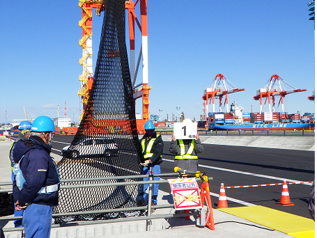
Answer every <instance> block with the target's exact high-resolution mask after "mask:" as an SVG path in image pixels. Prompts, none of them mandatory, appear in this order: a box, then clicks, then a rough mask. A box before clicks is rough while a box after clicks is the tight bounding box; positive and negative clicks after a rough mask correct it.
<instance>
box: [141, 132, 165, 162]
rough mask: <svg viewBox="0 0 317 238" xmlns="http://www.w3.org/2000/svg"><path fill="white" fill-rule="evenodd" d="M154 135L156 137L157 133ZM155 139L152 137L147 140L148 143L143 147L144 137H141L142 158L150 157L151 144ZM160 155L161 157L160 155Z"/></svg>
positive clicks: (151, 154)
mask: <svg viewBox="0 0 317 238" xmlns="http://www.w3.org/2000/svg"><path fill="white" fill-rule="evenodd" d="M156 137H158V135H157V136H156ZM155 140H156V138H152V139H151V140H150V141H149V143H148V144H147V147H146V149H145V139H142V141H141V145H142V154H143V158H144V159H148V158H151V157H152V156H153V153H151V150H152V146H153V144H154V141H155ZM161 157H162V155H161Z"/></svg>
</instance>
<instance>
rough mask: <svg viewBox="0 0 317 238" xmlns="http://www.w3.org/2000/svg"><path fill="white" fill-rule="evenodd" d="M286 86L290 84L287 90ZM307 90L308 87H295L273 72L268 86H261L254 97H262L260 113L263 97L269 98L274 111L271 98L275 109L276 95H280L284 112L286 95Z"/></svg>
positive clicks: (257, 98)
mask: <svg viewBox="0 0 317 238" xmlns="http://www.w3.org/2000/svg"><path fill="white" fill-rule="evenodd" d="M283 86H284V88H285V86H288V87H289V88H290V89H289V90H286V89H284V88H283ZM303 91H307V89H298V88H295V87H293V86H292V85H290V84H288V83H287V82H286V81H285V80H284V79H282V78H281V77H280V76H278V75H277V74H273V75H272V76H271V78H270V80H269V81H268V86H267V87H266V88H261V89H259V90H257V94H256V95H255V96H254V97H253V99H254V100H259V99H260V113H261V112H262V110H263V107H262V99H263V98H264V97H265V98H266V100H268V104H269V112H272V110H271V100H272V105H273V111H274V110H275V97H276V96H279V97H280V103H281V104H282V112H284V97H285V96H286V95H288V94H291V93H297V92H303ZM266 100H265V102H266Z"/></svg>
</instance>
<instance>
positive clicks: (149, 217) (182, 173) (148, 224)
mask: <svg viewBox="0 0 317 238" xmlns="http://www.w3.org/2000/svg"><path fill="white" fill-rule="evenodd" d="M188 174H192V175H194V176H196V178H195V179H196V180H197V181H203V180H202V177H200V175H201V174H202V173H200V172H199V171H197V172H190V171H183V170H179V172H178V173H165V174H149V175H131V176H115V177H103V178H82V179H62V180H61V183H63V182H78V181H96V182H97V181H100V180H111V179H112V180H113V179H115V180H122V179H135V178H149V180H148V181H137V182H116V183H95V184H82V185H61V186H60V189H69V188H86V187H105V186H124V185H143V184H149V195H148V198H149V200H148V203H147V205H146V206H138V207H129V208H116V209H106V210H96V211H86V212H84V211H80V212H69V213H57V214H53V218H57V217H62V216H77V215H87V214H105V213H110V212H127V211H136V210H140V211H142V210H143V211H144V210H146V211H147V214H146V216H139V217H128V218H115V219H108V220H94V221H75V222H68V223H66V224H53V225H52V228H54V227H67V226H74V225H92V224H104V223H114V222H128V221H137V220H146V230H147V231H149V230H150V227H151V225H152V222H151V220H152V219H160V218H173V217H188V216H194V215H200V212H199V211H190V212H189V213H180V214H175V213H174V214H159V215H152V212H151V205H152V203H151V197H152V195H151V194H152V185H153V184H163V183H169V182H168V181H167V180H153V178H154V177H178V178H179V177H182V176H186V175H188ZM207 178H208V179H210V180H212V178H211V177H207ZM8 185H11V186H12V182H0V193H5V192H12V188H10V189H1V186H8ZM160 208H174V204H166V205H155V209H160ZM17 219H22V216H16V217H15V216H6V217H0V221H10V220H17ZM21 230H24V228H23V227H16V228H3V231H4V232H11V231H21Z"/></svg>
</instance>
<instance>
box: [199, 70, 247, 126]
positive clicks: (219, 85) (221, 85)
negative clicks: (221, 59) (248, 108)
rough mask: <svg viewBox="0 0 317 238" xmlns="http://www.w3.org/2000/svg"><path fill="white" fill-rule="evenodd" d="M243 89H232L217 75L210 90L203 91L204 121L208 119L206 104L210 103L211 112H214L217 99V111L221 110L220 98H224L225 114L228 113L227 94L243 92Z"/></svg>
mask: <svg viewBox="0 0 317 238" xmlns="http://www.w3.org/2000/svg"><path fill="white" fill-rule="evenodd" d="M244 90H245V89H244V88H236V87H234V86H233V85H232V84H231V83H230V82H229V81H228V80H227V79H226V78H225V76H223V75H222V74H217V75H216V77H215V80H214V83H213V85H212V87H211V88H207V89H205V92H204V94H203V96H202V99H203V100H204V104H203V105H204V110H203V111H204V119H206V120H207V118H208V112H209V110H208V104H210V101H212V105H213V107H212V111H213V112H215V99H216V98H218V99H219V110H220V111H222V110H221V108H222V97H223V96H225V97H226V99H225V102H224V103H225V104H226V108H227V112H228V111H229V104H228V94H230V93H235V92H240V91H244ZM206 126H207V127H208V121H207V122H206Z"/></svg>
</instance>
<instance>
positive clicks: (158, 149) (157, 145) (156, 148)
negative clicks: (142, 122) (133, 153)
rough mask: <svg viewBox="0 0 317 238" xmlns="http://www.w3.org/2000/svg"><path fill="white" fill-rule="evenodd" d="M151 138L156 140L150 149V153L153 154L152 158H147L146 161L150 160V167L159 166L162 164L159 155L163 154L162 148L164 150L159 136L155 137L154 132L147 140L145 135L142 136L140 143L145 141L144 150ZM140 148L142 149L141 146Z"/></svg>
mask: <svg viewBox="0 0 317 238" xmlns="http://www.w3.org/2000/svg"><path fill="white" fill-rule="evenodd" d="M152 138H156V140H155V141H154V143H153V146H152V149H151V153H153V156H152V157H151V158H148V159H150V160H151V161H152V165H156V164H161V163H162V162H163V160H162V156H161V155H162V153H163V148H164V143H163V140H162V137H161V135H159V136H158V137H156V132H154V134H153V135H152V137H150V138H148V137H147V136H146V135H144V136H143V137H142V139H141V141H142V140H143V139H144V140H145V150H146V147H147V145H148V143H149V141H150V140H151V139H152ZM141 141H140V142H141ZM141 148H142V146H141Z"/></svg>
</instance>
